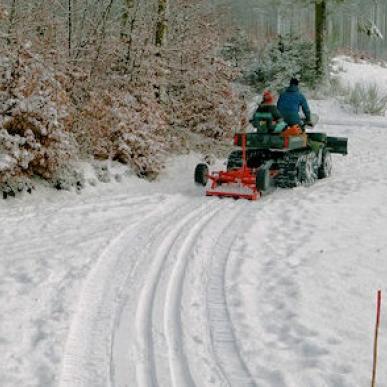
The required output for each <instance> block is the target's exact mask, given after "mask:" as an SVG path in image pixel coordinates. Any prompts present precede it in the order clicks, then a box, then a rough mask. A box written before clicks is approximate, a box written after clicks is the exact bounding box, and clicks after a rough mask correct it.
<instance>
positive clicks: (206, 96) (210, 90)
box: [171, 59, 243, 142]
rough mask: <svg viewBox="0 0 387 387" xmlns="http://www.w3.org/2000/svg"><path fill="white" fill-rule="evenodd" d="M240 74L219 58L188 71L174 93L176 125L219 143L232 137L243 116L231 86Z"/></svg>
mask: <svg viewBox="0 0 387 387" xmlns="http://www.w3.org/2000/svg"><path fill="white" fill-rule="evenodd" d="M237 74H238V73H237V72H235V70H233V69H231V68H230V67H229V65H228V64H226V63H225V62H224V61H222V60H219V59H214V60H213V63H212V64H210V65H207V66H206V67H203V68H202V69H201V72H200V73H199V74H198V72H192V73H190V74H187V77H188V80H187V82H186V83H185V85H184V87H182V88H181V90H180V93H178V94H177V95H175V96H171V103H172V106H173V109H174V112H173V113H174V114H173V118H174V125H176V126H178V127H179V126H180V127H184V128H187V129H188V130H190V131H191V132H192V133H196V134H199V135H201V136H203V137H206V138H210V139H212V140H214V141H218V142H219V141H222V140H225V139H228V138H230V137H231V135H232V133H233V130H238V129H239V128H240V127H241V119H242V118H243V115H242V114H241V111H242V108H241V107H242V104H243V102H242V101H241V100H240V99H239V97H238V94H237V93H236V92H234V90H233V88H232V81H233V79H235V77H236V76H237Z"/></svg>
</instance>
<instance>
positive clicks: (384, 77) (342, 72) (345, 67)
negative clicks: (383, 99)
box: [333, 56, 387, 94]
mask: <svg viewBox="0 0 387 387" xmlns="http://www.w3.org/2000/svg"><path fill="white" fill-rule="evenodd" d="M333 63H334V69H335V70H338V71H339V79H341V81H342V82H343V83H344V85H346V86H354V85H355V84H356V83H362V84H376V85H378V87H379V90H380V91H381V92H383V93H384V94H387V65H382V64H373V63H369V62H367V61H357V62H355V61H354V60H353V59H352V58H350V57H347V56H339V57H337V58H335V59H334V60H333Z"/></svg>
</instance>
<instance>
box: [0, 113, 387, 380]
mask: <svg viewBox="0 0 387 387" xmlns="http://www.w3.org/2000/svg"><path fill="white" fill-rule="evenodd" d="M349 122H350V120H348V119H345V120H344V121H343V122H342V123H340V122H338V125H337V126H332V125H329V124H328V123H327V124H326V125H325V126H324V125H321V127H320V128H319V130H320V129H321V131H327V132H328V133H329V134H332V135H343V136H348V137H349V141H350V142H349V144H350V147H349V152H350V154H349V156H347V157H345V158H344V157H341V156H338V157H336V156H335V157H334V166H335V168H334V172H333V176H332V177H331V178H329V179H326V180H322V181H319V182H317V183H316V184H315V185H314V186H313V187H310V188H304V187H299V188H296V189H293V190H277V191H275V192H273V193H272V194H271V195H269V196H267V197H265V198H263V199H261V200H260V201H257V202H248V201H234V200H226V199H225V200H219V199H214V198H206V197H204V196H203V191H202V190H201V189H197V188H195V187H194V186H193V184H192V181H191V178H192V176H191V175H190V174H187V173H186V171H187V170H192V169H193V167H194V162H192V160H190V159H187V160H186V161H185V162H184V161H179V162H178V165H176V166H175V167H174V168H172V171H173V176H183V177H182V178H179V179H177V178H174V177H172V178H165V179H166V180H165V184H163V183H154V184H149V185H148V184H147V185H144V186H143V187H142V186H140V185H138V184H139V183H137V182H136V183H135V184H136V185H135V186H133V187H132V186H130V187H129V188H130V189H129V191H128V194H125V195H122V194H120V195H117V194H115V193H114V192H113V193H109V195H106V196H93V195H92V194H90V195H85V196H82V195H80V196H77V197H71V198H70V199H67V198H66V197H64V198H60V200H57V201H56V200H48V201H47V202H45V203H41V204H33V203H32V204H31V202H28V200H27V201H26V202H23V201H20V202H18V201H17V200H16V201H9V202H7V203H6V205H5V204H4V203H1V207H0V214H1V217H2V219H6V224H7V227H3V228H2V229H1V230H0V236H1V238H0V249H1V251H2V252H6V253H7V254H3V256H2V261H1V279H2V281H1V282H0V294H2V295H3V296H4V297H6V298H7V301H9V302H3V303H2V305H1V308H2V309H1V315H2V320H1V324H0V345H1V346H2V348H3V351H2V355H3V357H4V362H3V374H2V375H1V380H2V385H4V386H5V387H14V386H26V387H30V386H31V387H32V386H34V387H35V386H45V387H51V386H60V387H127V386H138V387H194V386H196V387H224V386H230V387H250V386H257V387H353V386H358V385H367V383H368V384H369V376H370V370H371V359H372V332H373V328H374V297H375V294H376V290H377V289H378V288H381V289H382V290H386V284H385V281H386V278H387V264H386V255H387V240H386V238H385V230H386V227H387V223H386V222H387V221H386V219H387V208H386V206H385V198H386V194H387V169H386V168H385V165H387V152H386V151H385V144H386V143H387V131H386V129H385V128H383V127H382V123H380V125H375V126H372V123H370V124H369V126H362V125H363V122H360V123H359V125H356V126H355V125H353V126H352V125H347V124H348V123H349ZM183 160H184V159H183ZM117 187H119V185H116V186H115V189H117ZM38 203H39V202H38ZM15 241H17V243H15ZM15 321H16V323H15ZM381 328H382V329H381V331H382V332H383V331H387V320H386V319H383V318H382V327H381ZM20 337H23V340H20ZM386 348H387V337H386V335H383V334H382V335H381V336H380V353H379V356H380V358H385V357H386V356H387V350H386ZM378 377H379V378H380V379H379V380H380V383H381V385H383V382H384V381H385V380H387V363H386V362H380V364H379V369H378Z"/></svg>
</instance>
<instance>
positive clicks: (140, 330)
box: [135, 202, 219, 387]
mask: <svg viewBox="0 0 387 387" xmlns="http://www.w3.org/2000/svg"><path fill="white" fill-rule="evenodd" d="M213 203H215V202H213ZM216 204H217V203H216ZM214 206H215V205H214V204H212V205H211V206H209V205H206V206H203V205H202V206H201V207H200V208H199V209H197V208H196V209H194V210H193V211H191V212H190V213H189V214H188V215H186V216H184V217H183V219H182V220H180V221H179V222H178V223H177V224H176V225H174V226H172V227H171V228H170V231H169V232H168V234H167V235H166V237H165V238H164V240H163V241H162V243H161V244H160V246H159V247H158V251H157V253H156V256H155V257H154V259H153V263H152V267H151V268H150V272H149V277H148V278H149V279H148V280H147V282H146V283H145V285H144V287H143V289H142V291H141V293H140V296H139V299H138V305H137V310H136V317H135V329H136V333H137V341H136V352H137V356H136V359H137V362H136V378H137V383H138V385H139V386H140V387H150V386H155V385H158V384H157V380H156V375H155V362H154V352H153V345H154V344H153V338H152V314H153V313H152V311H153V307H154V303H155V295H156V288H157V286H158V284H159V281H160V275H161V272H162V269H163V265H164V263H165V261H166V260H167V258H168V255H169V253H170V252H171V250H172V249H173V247H174V244H175V243H176V240H177V239H178V238H179V236H180V233H181V231H182V230H183V229H184V227H185V226H186V225H187V224H188V223H189V222H190V221H191V220H192V219H194V218H195V217H197V216H200V215H202V214H203V211H205V210H206V211H208V207H214ZM218 206H219V205H218ZM212 212H214V211H212ZM212 212H211V213H212ZM172 313H174V312H172ZM174 359H175V357H173V359H170V364H171V363H172V365H173V367H175V364H176V363H175V361H174ZM177 367H178V368H179V369H180V370H183V371H182V373H180V371H177V373H175V374H174V376H175V377H177V378H179V381H180V383H183V384H180V385H179V386H178V387H183V386H186V385H188V386H189V385H192V377H191V376H190V375H189V376H188V375H187V373H185V372H186V369H187V367H186V366H185V365H179V366H177ZM175 371H176V370H175ZM184 374H185V376H184ZM180 378H182V379H184V381H183V382H182V381H181V379H180ZM175 381H176V380H175Z"/></svg>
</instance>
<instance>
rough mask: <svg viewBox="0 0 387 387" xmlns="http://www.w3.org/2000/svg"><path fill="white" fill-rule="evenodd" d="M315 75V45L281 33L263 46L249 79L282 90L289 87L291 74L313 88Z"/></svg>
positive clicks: (258, 84)
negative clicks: (256, 65)
mask: <svg viewBox="0 0 387 387" xmlns="http://www.w3.org/2000/svg"><path fill="white" fill-rule="evenodd" d="M315 75H316V73H315V56H314V44H313V43H312V42H311V41H307V40H304V39H302V38H300V37H299V36H293V35H291V34H288V35H285V36H279V37H278V38H277V39H274V40H273V41H272V42H270V43H269V44H268V45H267V46H266V47H265V48H264V50H263V52H262V54H261V56H260V61H259V64H258V67H257V68H256V69H255V70H254V72H253V73H251V74H250V75H249V80H250V82H251V83H253V84H255V85H257V86H263V87H267V86H270V87H272V88H274V89H277V90H279V89H281V88H283V87H285V86H287V85H288V83H289V79H291V78H292V77H296V78H298V79H299V80H300V81H301V82H303V83H304V84H306V85H308V86H311V87H312V86H314V82H315Z"/></svg>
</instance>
